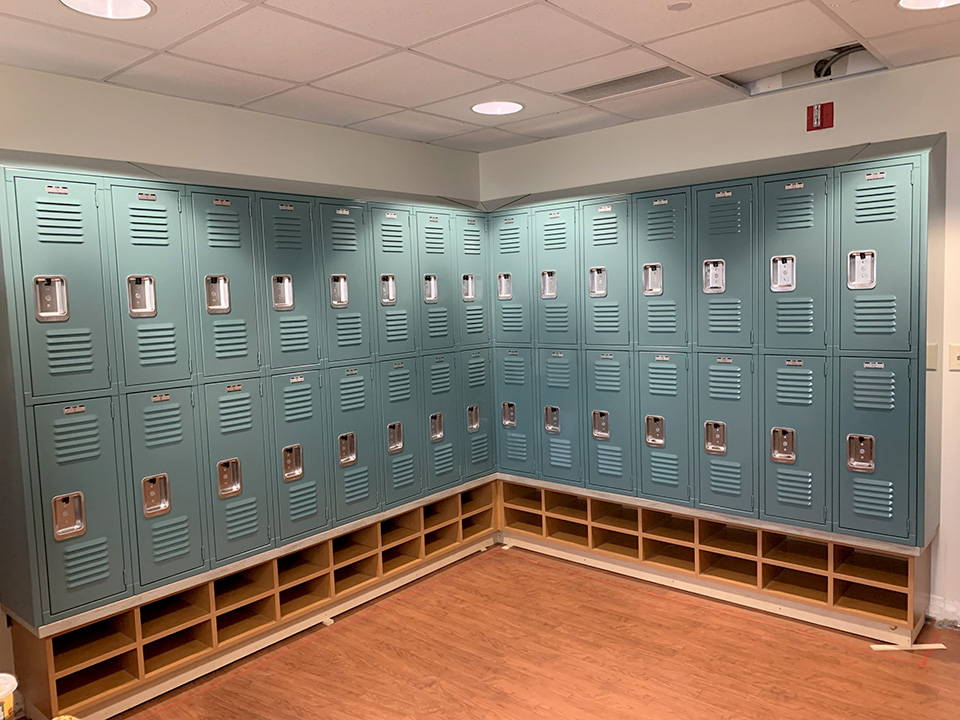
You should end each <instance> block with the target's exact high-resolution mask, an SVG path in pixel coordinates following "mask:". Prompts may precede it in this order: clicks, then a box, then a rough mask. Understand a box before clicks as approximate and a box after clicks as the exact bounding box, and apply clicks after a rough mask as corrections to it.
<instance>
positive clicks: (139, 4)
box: [60, 0, 154, 20]
mask: <svg viewBox="0 0 960 720" xmlns="http://www.w3.org/2000/svg"><path fill="white" fill-rule="evenodd" d="M60 2H61V3H63V4H64V5H66V6H67V7H68V8H70V9H71V10H76V11H77V12H82V13H83V14H84V15H93V16H94V17H98V18H106V19H107V20H137V19H139V18H143V17H146V16H147V15H149V14H150V13H152V12H153V11H154V7H153V3H152V2H149V1H148V0H60Z"/></svg>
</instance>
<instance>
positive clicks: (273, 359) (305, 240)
mask: <svg viewBox="0 0 960 720" xmlns="http://www.w3.org/2000/svg"><path fill="white" fill-rule="evenodd" d="M313 223H314V218H313V203H311V202H310V201H309V200H304V199H297V198H286V197H261V198H260V227H261V233H262V235H263V257H264V266H265V267H264V270H265V272H264V278H263V282H264V283H265V285H264V290H265V292H264V297H265V305H266V312H267V318H268V320H267V331H268V333H269V343H270V351H269V353H268V357H269V361H270V367H272V368H289V367H297V366H298V365H311V364H314V363H316V362H317V361H318V360H319V359H320V322H319V321H320V305H319V303H320V298H319V297H318V294H319V291H320V282H319V273H318V272H317V268H316V256H315V254H314V248H313V238H314V236H315V235H316V233H315V231H314V227H313Z"/></svg>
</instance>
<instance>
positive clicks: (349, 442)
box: [337, 432, 357, 467]
mask: <svg viewBox="0 0 960 720" xmlns="http://www.w3.org/2000/svg"><path fill="white" fill-rule="evenodd" d="M337 448H338V449H339V454H340V467H349V466H350V465H355V464H356V462H357V434H356V433H352V432H348V433H342V434H340V435H338V436H337Z"/></svg>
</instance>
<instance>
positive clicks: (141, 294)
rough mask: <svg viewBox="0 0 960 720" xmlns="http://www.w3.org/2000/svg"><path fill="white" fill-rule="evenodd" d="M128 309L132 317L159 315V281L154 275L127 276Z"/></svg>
mask: <svg viewBox="0 0 960 720" xmlns="http://www.w3.org/2000/svg"><path fill="white" fill-rule="evenodd" d="M127 310H128V312H129V313H130V317H132V318H148V317H156V316H157V281H156V280H155V279H154V277H153V276H152V275H130V276H129V277H128V278H127Z"/></svg>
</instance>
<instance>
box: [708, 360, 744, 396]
mask: <svg viewBox="0 0 960 720" xmlns="http://www.w3.org/2000/svg"><path fill="white" fill-rule="evenodd" d="M708 378H709V380H708V386H709V392H710V398H711V399H712V400H740V399H741V398H742V397H743V370H741V369H740V368H739V367H737V366H736V365H725V366H723V365H711V366H710V369H709V371H708Z"/></svg>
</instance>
